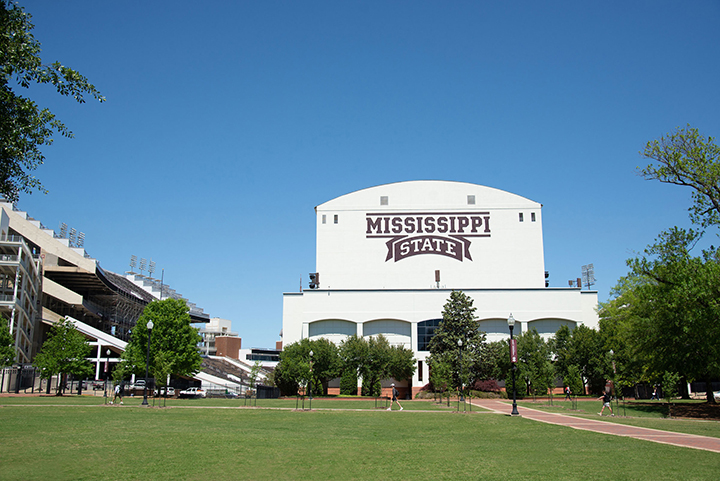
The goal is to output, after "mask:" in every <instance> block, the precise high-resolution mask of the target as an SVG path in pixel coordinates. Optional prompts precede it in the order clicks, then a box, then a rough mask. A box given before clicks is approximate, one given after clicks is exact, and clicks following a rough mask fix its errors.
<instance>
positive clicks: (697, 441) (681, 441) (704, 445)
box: [473, 399, 720, 453]
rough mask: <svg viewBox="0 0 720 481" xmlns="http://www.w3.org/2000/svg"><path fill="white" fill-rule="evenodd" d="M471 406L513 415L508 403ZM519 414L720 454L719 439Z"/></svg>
mask: <svg viewBox="0 0 720 481" xmlns="http://www.w3.org/2000/svg"><path fill="white" fill-rule="evenodd" d="M473 404H474V405H476V406H480V407H482V408H485V409H489V410H491V411H493V412H496V413H500V414H506V415H510V411H512V404H511V403H509V402H503V401H497V400H493V399H480V400H473ZM518 411H519V412H520V415H521V416H522V417H524V418H527V419H532V420H533V421H540V422H543V423H548V424H557V425H559V426H568V427H571V428H573V429H582V430H584V431H594V432H596V433H603V434H612V435H615V436H627V437H630V438H636V439H644V440H646V441H653V442H656V443H663V444H672V445H673V446H682V447H687V448H694V449H704V450H705V451H712V452H715V453H720V438H712V437H709V436H698V435H696V434H683V433H673V432H670V431H660V430H658V429H649V428H640V427H635V426H627V425H625V424H619V423H612V422H607V421H601V420H600V419H597V420H595V419H585V418H580V417H576V416H568V415H566V414H558V413H548V412H544V411H539V410H537V409H532V408H528V407H525V406H522V407H518Z"/></svg>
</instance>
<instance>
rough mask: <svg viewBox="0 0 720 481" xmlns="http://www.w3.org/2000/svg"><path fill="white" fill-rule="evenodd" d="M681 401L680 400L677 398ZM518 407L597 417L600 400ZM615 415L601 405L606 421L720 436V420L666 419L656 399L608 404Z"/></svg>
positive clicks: (532, 403)
mask: <svg viewBox="0 0 720 481" xmlns="http://www.w3.org/2000/svg"><path fill="white" fill-rule="evenodd" d="M680 402H682V401H680ZM690 402H695V403H703V402H704V401H690ZM518 405H519V406H520V409H522V407H523V406H526V407H530V408H533V409H540V410H542V411H548V412H555V413H562V414H569V415H572V416H579V417H587V418H593V419H597V418H598V416H597V413H598V411H599V410H600V408H601V406H602V404H601V403H600V401H596V400H579V401H577V403H576V405H575V406H573V405H572V403H571V402H570V401H567V402H566V401H559V402H558V401H554V402H553V404H552V405H550V404H549V403H548V402H547V401H541V402H531V401H520V402H519V403H518ZM612 407H613V410H614V412H615V417H613V418H611V417H609V416H607V415H608V414H609V412H608V410H607V409H605V413H604V414H605V417H603V419H604V420H605V421H607V422H612V423H618V424H628V425H631V426H639V427H644V428H652V429H661V430H665V431H672V432H677V433H685V434H697V435H699V436H711V437H715V438H720V421H717V420H714V421H700V420H690V419H677V418H673V419H667V411H668V410H667V404H664V403H660V402H658V403H657V404H655V405H653V406H648V403H647V402H643V403H639V404H638V403H634V402H632V401H630V402H626V403H625V405H624V406H623V403H622V402H621V403H619V404H616V403H614V402H613V404H612Z"/></svg>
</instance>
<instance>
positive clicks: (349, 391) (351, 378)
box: [340, 369, 358, 396]
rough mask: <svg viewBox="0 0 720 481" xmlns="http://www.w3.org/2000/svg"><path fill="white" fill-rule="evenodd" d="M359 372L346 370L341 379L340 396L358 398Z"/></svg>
mask: <svg viewBox="0 0 720 481" xmlns="http://www.w3.org/2000/svg"><path fill="white" fill-rule="evenodd" d="M357 382H358V378H357V372H355V370H354V369H345V370H344V371H343V373H342V376H341V377H340V394H344V395H347V396H357Z"/></svg>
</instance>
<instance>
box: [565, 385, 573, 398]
mask: <svg viewBox="0 0 720 481" xmlns="http://www.w3.org/2000/svg"><path fill="white" fill-rule="evenodd" d="M565 400H566V401H572V398H571V397H570V386H565Z"/></svg>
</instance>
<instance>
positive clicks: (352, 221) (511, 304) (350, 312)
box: [283, 181, 598, 394]
mask: <svg viewBox="0 0 720 481" xmlns="http://www.w3.org/2000/svg"><path fill="white" fill-rule="evenodd" d="M315 211H316V214H317V219H316V222H317V254H316V272H317V277H316V285H315V286H314V287H315V288H311V289H310V290H305V291H304V292H300V293H286V294H284V295H283V344H284V345H288V344H291V343H293V342H297V341H299V340H300V339H303V338H310V339H314V338H320V337H325V338H327V339H330V340H332V341H334V342H336V343H340V342H341V341H342V340H343V339H345V338H347V337H348V336H349V335H352V334H357V335H358V336H365V337H369V336H373V335H377V334H383V335H384V336H385V337H387V338H388V339H389V341H390V343H391V344H396V345H404V346H405V347H407V348H411V349H412V350H413V351H414V353H415V358H416V359H417V362H418V369H417V370H416V373H415V375H414V377H413V379H412V380H411V383H412V384H411V385H409V386H406V387H407V388H410V389H411V390H412V392H413V394H414V393H415V392H416V391H417V390H418V389H420V388H421V387H422V386H423V385H425V384H426V383H427V382H428V373H427V368H426V367H425V360H426V358H427V356H428V355H429V352H428V351H427V345H428V342H429V340H430V338H431V337H432V334H433V331H434V329H435V327H437V325H438V323H439V320H440V319H441V317H442V310H443V306H444V304H445V303H446V302H447V300H448V298H449V297H450V293H451V292H452V291H453V290H461V291H463V292H465V293H466V294H467V295H469V296H470V297H471V298H472V299H473V300H474V307H476V309H477V310H476V316H477V318H478V328H479V329H480V330H482V331H483V332H486V333H487V338H488V341H495V340H499V339H503V338H505V337H507V336H509V331H508V327H507V318H508V316H509V315H510V313H512V314H513V316H514V317H515V319H516V321H517V323H516V325H515V331H514V332H515V334H520V333H522V332H524V331H525V330H527V329H530V328H534V329H536V330H537V331H538V332H539V333H540V334H542V335H544V336H545V337H549V336H551V335H553V334H554V333H555V332H556V331H557V329H558V328H559V327H560V326H561V325H563V324H564V325H568V326H570V327H571V328H573V327H575V326H577V325H579V324H585V325H587V326H589V327H593V328H594V327H597V325H598V316H597V313H596V311H595V309H596V307H597V292H596V291H582V290H581V289H579V288H573V287H564V288H547V287H545V261H544V255H543V236H542V205H541V204H539V203H538V202H534V201H531V200H529V199H526V198H524V197H521V196H519V195H516V194H512V193H510V192H505V191H502V190H498V189H494V188H490V187H485V186H481V185H475V184H469V183H463V182H446V181H410V182H399V183H394V184H387V185H381V186H377V187H371V188H368V189H364V190H360V191H357V192H353V193H350V194H347V195H343V196H341V197H338V198H336V199H333V200H330V201H328V202H326V203H324V204H321V205H319V206H317V207H316V208H315ZM311 287H312V286H311Z"/></svg>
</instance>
